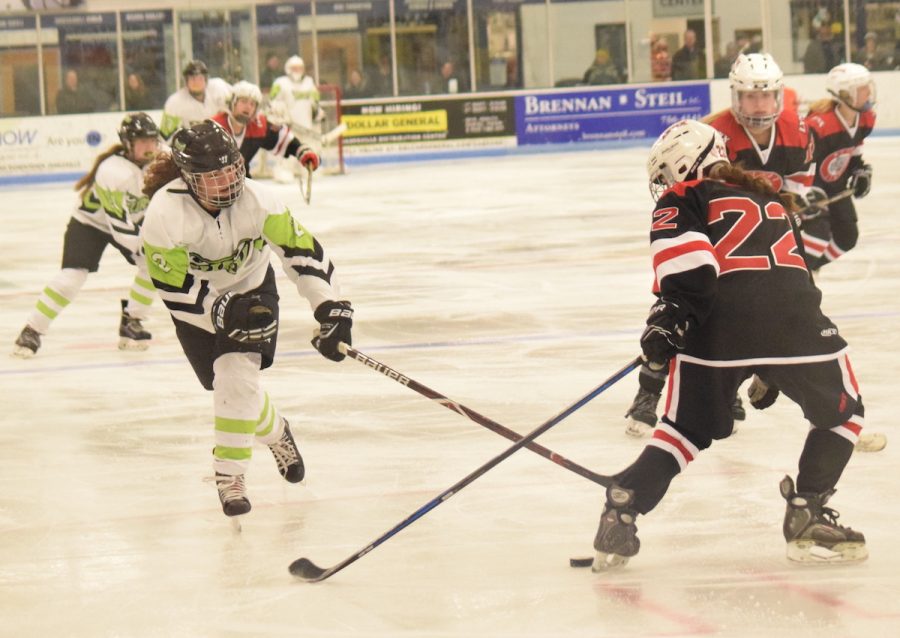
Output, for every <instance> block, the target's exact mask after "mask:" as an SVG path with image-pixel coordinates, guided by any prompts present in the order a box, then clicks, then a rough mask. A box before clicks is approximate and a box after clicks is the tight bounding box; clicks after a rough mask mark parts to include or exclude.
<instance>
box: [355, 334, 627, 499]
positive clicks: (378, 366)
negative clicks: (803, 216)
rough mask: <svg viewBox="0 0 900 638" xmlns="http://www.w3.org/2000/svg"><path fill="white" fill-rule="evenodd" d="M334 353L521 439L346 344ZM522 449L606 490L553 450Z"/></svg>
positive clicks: (598, 477)
mask: <svg viewBox="0 0 900 638" xmlns="http://www.w3.org/2000/svg"><path fill="white" fill-rule="evenodd" d="M338 350H340V351H341V352H342V353H344V354H345V355H347V356H348V357H350V358H351V359H355V360H356V361H359V362H360V363H361V364H363V365H364V366H366V367H367V368H371V369H372V370H375V371H376V372H380V373H381V374H383V375H384V376H386V377H387V378H388V379H393V380H394V381H396V382H397V383H399V384H400V385H403V386H406V387H407V388H409V389H410V390H414V391H416V392H418V393H419V394H421V395H422V396H423V397H425V398H426V399H431V400H432V401H434V402H436V403H439V404H440V405H442V406H444V407H445V408H447V409H448V410H452V411H453V412H458V413H459V414H461V415H463V416H464V417H467V418H469V419H470V420H472V421H474V422H475V423H477V424H478V425H481V426H484V427H486V428H487V429H488V430H491V431H492V432H496V433H497V434H499V435H500V436H503V437H506V438H507V439H509V440H510V441H512V442H513V443H517V442H518V441H520V440H521V439H522V435H521V434H518V433H517V432H513V431H512V430H510V429H509V428H507V427H504V426H502V425H500V424H499V423H497V422H496V421H492V420H491V419H489V418H487V417H486V416H483V415H481V414H479V413H478V412H476V411H475V410H472V409H471V408H467V407H466V406H464V405H463V404H461V403H458V402H456V401H454V400H453V399H450V398H448V397H446V396H444V395H443V394H441V393H440V392H436V391H434V390H432V389H431V388H429V387H428V386H427V385H424V384H422V383H419V382H418V381H416V380H415V379H411V378H410V377H408V376H406V375H405V374H403V373H401V372H397V371H396V370H394V369H393V368H391V367H389V366H386V365H385V364H383V363H381V362H380V361H377V360H376V359H373V358H372V357H370V356H368V355H366V354H363V353H362V352H360V351H359V350H356V349H354V348H352V347H350V346H348V345H347V344H346V343H339V344H338ZM525 447H526V448H528V449H529V450H531V451H532V452H534V453H535V454H540V455H541V456H543V457H544V458H545V459H550V460H551V461H553V462H554V463H556V464H557V465H559V466H561V467H564V468H566V469H567V470H569V471H571V472H575V473H576V474H578V475H579V476H583V477H584V478H586V479H588V480H589V481H593V482H594V483H596V484H597V485H602V486H603V487H608V486H609V484H610V478H609V477H608V476H603V475H602V474H597V473H596V472H592V471H591V470H589V469H587V468H586V467H583V466H581V465H578V464H577V463H574V462H572V461H570V460H569V459H567V458H566V457H564V456H562V455H561V454H557V453H556V452H554V451H553V450H549V449H547V448H545V447H544V446H543V445H540V444H538V443H528V444H527V445H525Z"/></svg>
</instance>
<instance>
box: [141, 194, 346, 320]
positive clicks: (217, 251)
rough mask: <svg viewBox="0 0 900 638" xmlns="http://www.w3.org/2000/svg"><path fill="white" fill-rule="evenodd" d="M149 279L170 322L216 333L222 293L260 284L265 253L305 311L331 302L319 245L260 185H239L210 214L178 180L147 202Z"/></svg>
mask: <svg viewBox="0 0 900 638" xmlns="http://www.w3.org/2000/svg"><path fill="white" fill-rule="evenodd" d="M141 237H142V238H143V244H144V251H145V254H146V259H147V266H148V269H149V271H150V277H151V278H152V279H153V283H154V284H155V286H156V289H157V291H158V292H159V296H160V297H161V298H162V300H163V302H164V303H165V304H166V307H167V308H168V309H169V312H170V313H171V314H172V316H173V317H174V318H176V319H179V320H181V321H184V322H187V323H189V324H191V325H194V326H197V327H199V328H202V329H204V330H206V331H208V332H215V330H214V328H213V325H212V320H211V319H210V310H211V309H212V304H213V302H214V301H215V300H216V298H217V297H218V296H219V295H221V294H223V293H226V292H229V291H234V292H247V291H249V290H252V289H254V288H256V287H258V286H259V285H260V284H262V282H263V278H264V277H265V275H266V270H267V269H268V267H269V262H270V258H271V255H272V253H273V252H274V253H275V254H276V255H277V256H278V257H279V259H280V260H281V262H282V265H283V267H284V270H285V272H286V273H287V275H288V278H289V279H290V280H291V281H292V282H293V283H294V284H295V285H296V286H297V290H298V291H299V292H300V294H301V295H302V296H304V297H305V298H306V299H307V300H308V301H309V304H310V307H311V308H312V309H315V308H316V307H318V305H319V304H320V303H322V302H323V301H326V300H328V299H332V300H336V299H338V290H337V286H336V283H335V281H334V266H333V265H332V263H331V261H330V260H329V259H328V256H327V255H326V254H325V251H324V249H323V248H322V246H321V245H320V244H319V242H318V241H316V239H315V238H314V237H313V236H312V235H311V234H310V233H309V231H307V230H306V229H305V228H304V227H303V226H302V225H300V223H299V222H297V221H296V220H294V218H293V217H292V216H291V211H290V209H288V207H287V206H285V205H284V204H282V203H281V202H280V201H278V199H277V198H276V197H275V196H274V195H272V193H271V192H270V191H268V190H267V189H266V188H265V187H264V186H262V185H260V184H259V183H257V182H254V181H253V180H251V179H247V180H245V184H244V191H243V193H242V194H241V196H240V198H239V199H238V200H237V202H235V203H234V204H233V205H232V206H229V207H228V208H225V209H223V210H221V211H219V213H218V214H216V215H212V214H210V213H208V212H207V211H206V210H204V209H203V208H202V207H201V206H200V205H199V204H198V203H197V202H196V201H195V200H194V198H193V197H192V196H191V194H190V192H189V191H188V189H187V185H186V184H185V183H184V181H183V180H181V179H176V180H173V181H172V182H169V183H168V184H166V185H165V186H164V187H163V188H161V189H160V190H159V191H157V192H156V194H155V195H154V196H153V198H152V199H151V200H150V206H149V207H148V208H147V215H146V218H145V219H144V224H143V230H142V232H141Z"/></svg>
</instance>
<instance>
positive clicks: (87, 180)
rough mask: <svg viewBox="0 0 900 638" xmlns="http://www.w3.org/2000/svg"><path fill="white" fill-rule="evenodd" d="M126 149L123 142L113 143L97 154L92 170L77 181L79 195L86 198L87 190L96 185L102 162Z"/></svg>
mask: <svg viewBox="0 0 900 638" xmlns="http://www.w3.org/2000/svg"><path fill="white" fill-rule="evenodd" d="M124 150H125V147H124V146H122V145H121V144H113V145H112V146H110V147H109V148H108V149H106V150H105V151H103V152H102V153H100V155H98V156H97V158H96V159H95V160H94V166H93V167H91V170H90V171H88V172H87V173H86V174H85V175H83V176H82V178H81V179H79V180H78V181H77V182H75V190H76V191H78V196H79V197H81V198H82V199H84V196H85V195H87V192H88V191H89V190H91V188H93V187H94V180H96V179H97V169H98V168H100V164H102V163H103V162H104V161H105V160H107V159H108V158H110V157H112V156H113V155H117V154H119V153H121V152H122V151H124Z"/></svg>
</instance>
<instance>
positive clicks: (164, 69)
mask: <svg viewBox="0 0 900 638" xmlns="http://www.w3.org/2000/svg"><path fill="white" fill-rule="evenodd" d="M121 24H122V46H123V49H122V51H123V57H124V59H125V110H126V111H147V110H151V109H161V108H162V107H163V104H164V103H165V101H166V97H167V96H168V95H170V94H171V93H174V92H175V89H176V87H177V78H178V75H180V71H178V65H177V64H176V62H175V43H174V33H173V26H172V11H171V10H165V11H125V12H123V13H122V14H121Z"/></svg>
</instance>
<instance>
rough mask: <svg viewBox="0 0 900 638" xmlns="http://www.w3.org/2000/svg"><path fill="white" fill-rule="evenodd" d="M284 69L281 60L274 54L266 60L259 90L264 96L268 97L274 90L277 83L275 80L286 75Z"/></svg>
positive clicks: (260, 77)
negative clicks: (273, 87)
mask: <svg viewBox="0 0 900 638" xmlns="http://www.w3.org/2000/svg"><path fill="white" fill-rule="evenodd" d="M283 67H284V65H283V64H282V63H281V58H279V57H278V56H277V55H275V54H274V53H272V54H271V55H269V57H267V58H266V66H265V67H263V70H262V73H260V74H259V89H260V90H261V91H262V93H263V95H268V93H269V91H270V90H271V89H272V84H274V83H275V78H277V77H280V76H282V75H284V72H283Z"/></svg>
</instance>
